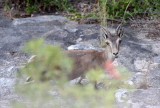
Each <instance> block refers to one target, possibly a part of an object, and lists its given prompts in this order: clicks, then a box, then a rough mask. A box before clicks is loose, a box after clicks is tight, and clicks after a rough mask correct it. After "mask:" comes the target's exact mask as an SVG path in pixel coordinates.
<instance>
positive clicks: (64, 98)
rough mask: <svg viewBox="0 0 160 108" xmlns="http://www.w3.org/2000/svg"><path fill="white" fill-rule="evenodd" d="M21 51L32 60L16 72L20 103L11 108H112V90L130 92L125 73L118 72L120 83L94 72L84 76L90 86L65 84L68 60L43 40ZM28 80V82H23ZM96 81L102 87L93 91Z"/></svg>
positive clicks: (58, 50)
mask: <svg viewBox="0 0 160 108" xmlns="http://www.w3.org/2000/svg"><path fill="white" fill-rule="evenodd" d="M24 51H25V52H27V53H29V54H30V55H36V59H35V60H34V61H33V62H30V63H27V64H26V66H25V67H24V68H22V69H21V70H20V72H18V75H17V81H16V84H15V88H16V93H17V94H18V95H19V96H20V97H21V98H22V99H21V100H19V101H16V100H15V101H13V108H26V107H29V108H106V107H107V108H113V107H114V102H115V97H114V94H115V92H116V90H117V89H119V88H126V89H129V88H131V87H130V86H129V85H128V84H127V83H126V81H127V78H128V76H129V73H128V72H127V71H126V70H125V69H122V68H120V69H119V70H120V72H121V79H117V80H115V79H113V78H112V77H111V76H109V75H107V74H106V73H104V72H103V71H102V70H101V69H98V68H97V69H95V70H94V69H92V70H90V71H89V72H88V73H87V75H86V76H87V77H88V78H89V80H90V83H88V84H86V85H83V86H82V85H78V84H77V85H71V84H69V81H67V74H68V73H69V72H70V71H71V69H72V61H71V59H70V58H68V57H67V56H66V55H65V54H64V53H63V52H62V51H61V50H60V48H59V47H56V46H52V45H48V44H45V43H44V42H43V39H35V40H33V41H30V42H28V43H27V44H26V46H25V49H24ZM28 76H29V77H31V78H32V81H30V82H26V77H28ZM96 81H97V82H103V83H104V85H105V86H104V87H103V89H95V82H96Z"/></svg>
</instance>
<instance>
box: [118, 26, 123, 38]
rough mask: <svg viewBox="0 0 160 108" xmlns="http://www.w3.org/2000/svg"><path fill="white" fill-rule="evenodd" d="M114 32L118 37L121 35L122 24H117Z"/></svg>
mask: <svg viewBox="0 0 160 108" xmlns="http://www.w3.org/2000/svg"><path fill="white" fill-rule="evenodd" d="M116 33H117V35H118V36H119V37H120V38H121V37H122V36H123V28H122V24H120V25H118V27H117V28H116Z"/></svg>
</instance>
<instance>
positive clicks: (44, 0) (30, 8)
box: [26, 0, 73, 14]
mask: <svg viewBox="0 0 160 108" xmlns="http://www.w3.org/2000/svg"><path fill="white" fill-rule="evenodd" d="M52 6H57V7H58V9H59V10H62V9H64V10H67V11H70V12H71V11H73V9H72V8H71V4H70V3H69V2H68V0H40V1H37V0H34V1H32V0H27V3H26V12H27V13H29V14H31V13H33V12H34V11H40V10H39V9H40V8H41V7H43V8H50V7H52ZM38 7H39V8H38Z"/></svg>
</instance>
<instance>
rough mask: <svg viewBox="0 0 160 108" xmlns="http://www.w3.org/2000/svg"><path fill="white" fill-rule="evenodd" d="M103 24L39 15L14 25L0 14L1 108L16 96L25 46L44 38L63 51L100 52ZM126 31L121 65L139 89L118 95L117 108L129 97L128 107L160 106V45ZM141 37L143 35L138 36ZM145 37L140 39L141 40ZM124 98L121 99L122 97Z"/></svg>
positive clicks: (16, 97)
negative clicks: (94, 50) (15, 84)
mask: <svg viewBox="0 0 160 108" xmlns="http://www.w3.org/2000/svg"><path fill="white" fill-rule="evenodd" d="M99 28H100V25H96V24H92V25H85V24H82V25H78V24H77V22H73V21H69V20H68V19H67V18H65V17H62V16H53V15H51V16H37V17H31V18H24V19H15V20H13V21H12V22H11V21H10V20H9V19H7V18H5V17H3V16H1V15H0V63H1V65H0V108H9V107H10V100H13V99H18V96H17V95H16V94H15V93H14V87H13V84H14V81H15V73H16V72H17V70H18V69H19V68H20V67H21V66H22V64H23V63H24V62H26V60H27V59H28V57H27V56H26V55H25V54H23V53H21V50H22V48H23V46H24V43H26V42H27V41H29V40H30V39H33V38H38V37H43V38H45V40H46V42H48V43H51V44H53V45H60V46H61V47H62V48H64V49H99ZM124 28H125V35H126V37H124V38H123V42H122V46H121V50H120V55H119V59H118V64H119V65H121V66H125V67H126V68H127V69H128V70H129V71H130V72H131V73H132V78H131V81H132V82H133V83H134V84H135V85H136V88H137V89H136V90H135V91H134V92H133V93H129V92H127V91H126V90H119V91H117V93H116V96H117V103H118V104H117V105H118V107H119V108H123V107H124V106H123V99H122V97H126V96H128V97H129V100H128V103H129V106H128V108H159V107H160V101H159V100H160V89H159V88H160V42H159V41H153V40H149V39H146V38H145V35H146V34H145V33H143V32H142V31H139V30H138V29H131V28H130V27H129V26H126V27H124ZM139 34H141V35H139ZM140 36H141V37H144V38H139V37H140ZM121 96H122V97H121Z"/></svg>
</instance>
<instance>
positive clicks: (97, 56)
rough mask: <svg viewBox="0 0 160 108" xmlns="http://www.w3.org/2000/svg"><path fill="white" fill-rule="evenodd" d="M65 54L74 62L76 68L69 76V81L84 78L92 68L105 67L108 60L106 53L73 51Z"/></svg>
mask: <svg viewBox="0 0 160 108" xmlns="http://www.w3.org/2000/svg"><path fill="white" fill-rule="evenodd" d="M65 53H66V54H67V55H68V56H69V57H71V58H72V59H73V60H74V64H73V65H74V67H73V70H72V72H71V74H69V76H68V77H69V79H70V80H72V79H75V78H77V77H79V76H83V75H84V74H85V72H86V71H88V70H89V69H91V68H96V67H99V66H100V67H103V65H104V63H105V61H106V58H105V54H104V51H97V50H71V51H65Z"/></svg>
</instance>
